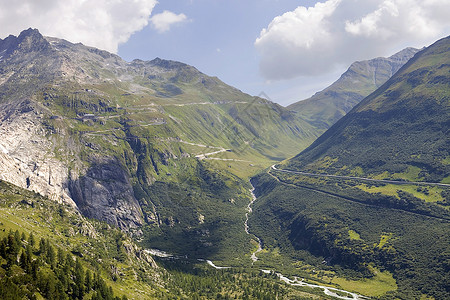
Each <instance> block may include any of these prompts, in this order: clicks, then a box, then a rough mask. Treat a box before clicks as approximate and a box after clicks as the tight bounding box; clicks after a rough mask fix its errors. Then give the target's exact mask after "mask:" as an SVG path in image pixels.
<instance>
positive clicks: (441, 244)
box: [250, 38, 450, 299]
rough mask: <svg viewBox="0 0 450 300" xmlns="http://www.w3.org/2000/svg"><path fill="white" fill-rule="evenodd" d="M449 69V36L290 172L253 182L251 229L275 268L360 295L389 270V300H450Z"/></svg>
mask: <svg viewBox="0 0 450 300" xmlns="http://www.w3.org/2000/svg"><path fill="white" fill-rule="evenodd" d="M449 62H450V38H444V39H442V40H439V41H437V42H436V43H435V44H433V45H431V46H430V47H428V48H426V49H424V50H422V51H421V52H419V53H417V54H416V55H415V56H414V58H413V59H411V60H410V61H409V62H408V63H407V64H405V65H404V66H403V67H402V68H401V69H400V70H399V71H398V72H397V73H396V74H395V75H394V76H393V77H392V78H391V79H389V80H388V81H387V82H386V83H385V84H383V85H382V86H381V87H380V88H379V89H377V90H376V91H375V92H374V93H372V94H371V95H369V96H368V97H367V98H365V99H364V100H363V101H361V103H359V104H358V105H356V106H355V107H354V108H353V109H352V110H351V111H350V112H349V113H348V114H347V115H346V116H344V117H343V118H342V119H340V120H339V121H338V122H337V123H336V124H335V125H333V126H332V127H331V128H330V129H329V130H327V131H326V132H325V133H324V134H323V135H322V136H320V137H319V138H318V139H317V140H316V141H315V142H314V143H313V144H312V145H311V146H309V147H308V148H307V149H305V150H304V151H303V152H301V153H300V154H298V155H297V156H295V157H294V158H292V159H290V160H287V161H285V162H283V163H281V164H279V165H277V168H278V169H284V171H279V170H276V169H270V170H268V171H267V172H265V173H262V174H260V175H258V176H256V177H254V178H253V179H252V183H253V185H254V186H255V188H256V190H255V192H256V194H257V196H258V201H257V202H256V203H255V209H254V215H253V216H252V217H251V218H250V225H251V226H254V227H253V228H255V234H256V235H258V236H259V237H260V238H261V240H262V242H263V244H264V248H267V249H268V251H269V255H267V257H266V259H267V262H271V261H272V262H273V261H274V260H275V256H274V255H273V253H274V251H275V250H276V249H278V250H277V251H278V252H279V253H281V256H282V257H284V261H285V263H286V264H287V266H289V268H288V267H286V268H288V269H290V270H291V271H290V272H292V273H293V274H301V273H302V272H305V268H303V267H302V265H304V264H305V263H306V264H307V265H310V266H313V267H310V268H309V270H311V268H314V269H315V270H317V269H319V270H321V271H320V272H319V273H320V274H321V278H322V280H323V279H324V278H325V280H330V281H332V282H340V283H342V284H347V283H348V282H350V281H352V280H354V283H353V284H352V285H350V286H353V288H354V289H358V288H360V286H359V285H358V282H359V283H360V284H362V283H364V282H366V281H368V280H370V279H371V278H375V277H377V276H378V274H379V273H380V271H383V270H384V271H389V272H390V273H391V274H392V275H393V278H394V279H395V281H396V288H395V287H394V286H392V285H390V284H387V283H388V281H385V283H382V282H381V281H379V283H378V284H379V286H378V291H382V290H384V292H382V293H380V294H378V296H380V297H381V298H385V299H391V298H394V299H396V298H401V299H420V298H422V297H426V296H428V297H433V298H434V299H446V298H448V297H449V296H450V290H449V289H450V281H449V280H450V278H449V276H448V274H449V270H450V265H449V253H450V252H449V251H450V248H449V245H450V240H449V235H448V232H450V227H449V226H450V213H449V205H448V204H449V197H448V195H449V193H450V187H449V186H448V185H446V183H448V180H449V175H450V168H449V164H448V157H449V155H450V154H449V149H450V147H449V146H450V139H449V136H450V135H449V132H448V130H449V128H450V126H449V125H450V124H449V120H450V94H449V91H450V86H449V83H450V75H449V74H450V73H449V70H450V69H449V67H450V64H449ZM289 170H290V171H294V172H289ZM295 171H301V172H303V173H300V172H297V173H295ZM324 175H340V176H338V177H330V176H324ZM364 178H372V179H378V180H380V181H368V180H366V179H364ZM383 180H384V181H383ZM386 180H390V181H386ZM427 182H429V183H430V184H427ZM270 253H272V254H270ZM298 261H301V262H303V263H298ZM329 272H337V274H338V276H344V277H346V278H347V279H346V280H342V279H335V278H334V279H333V275H330V274H332V273H329ZM310 273H311V271H310ZM316 273H317V271H316ZM389 286H390V287H389ZM363 293H364V292H363ZM374 295H375V294H374Z"/></svg>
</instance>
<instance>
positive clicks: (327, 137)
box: [286, 38, 450, 182]
mask: <svg viewBox="0 0 450 300" xmlns="http://www.w3.org/2000/svg"><path fill="white" fill-rule="evenodd" d="M449 41H450V38H445V39H443V40H440V41H438V42H437V43H436V44H434V45H433V46H431V47H429V48H427V49H426V50H424V51H421V52H420V53H418V54H417V55H416V56H415V57H414V59H412V60H411V61H410V62H408V63H407V64H406V65H405V66H404V67H403V68H401V69H400V71H399V72H397V74H396V75H395V76H394V77H392V78H391V79H390V80H389V81H388V82H386V84H384V85H383V86H382V87H381V88H379V89H378V90H376V91H375V92H374V93H372V94H371V95H370V96H369V97H367V98H366V99H364V101H362V102H361V103H360V104H359V105H357V106H356V107H355V108H354V109H353V110H352V111H351V112H350V113H349V114H347V115H346V116H345V117H344V118H342V119H341V120H340V121H338V122H337V123H336V124H335V125H334V126H333V127H331V128H330V129H329V130H328V131H327V132H326V133H325V134H323V135H322V136H321V137H320V138H318V139H317V140H316V141H315V142H314V143H313V144H312V145H311V146H310V147H308V149H306V150H305V151H303V152H302V153H301V154H299V155H297V156H296V157H295V158H294V159H292V160H290V161H289V162H288V163H287V165H286V168H294V169H302V170H309V171H313V172H316V173H321V172H323V171H326V172H327V173H329V174H342V175H350V174H352V175H363V176H361V177H376V176H379V177H380V176H381V177H382V178H390V179H404V180H410V181H430V182H449V180H450V178H449V176H450V165H449V162H448V160H449V157H450V156H449V149H450V147H449V146H450V138H449V132H448V129H449V128H450V126H449V125H450V123H449V120H450V118H449V116H450V94H449V91H450V87H449V82H450V76H449V66H450V65H449V61H450V51H449V48H450V42H449Z"/></svg>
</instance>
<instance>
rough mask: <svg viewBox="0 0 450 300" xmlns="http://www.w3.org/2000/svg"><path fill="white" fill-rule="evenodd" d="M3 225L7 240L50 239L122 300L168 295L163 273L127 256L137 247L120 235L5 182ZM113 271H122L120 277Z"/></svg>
mask: <svg viewBox="0 0 450 300" xmlns="http://www.w3.org/2000/svg"><path fill="white" fill-rule="evenodd" d="M0 224H1V225H0V235H1V236H4V235H6V234H7V233H8V232H9V231H10V230H12V231H16V230H19V231H20V232H23V233H25V234H26V236H28V235H29V234H30V233H33V235H34V237H35V240H36V242H37V243H39V240H40V239H41V238H46V239H49V241H50V242H51V243H52V244H53V245H55V246H57V247H59V248H61V249H62V250H63V251H65V252H66V253H73V255H74V256H75V257H78V258H79V259H81V262H82V264H83V266H84V267H85V268H87V269H90V270H91V271H93V272H97V273H99V274H101V276H102V277H103V279H104V280H105V281H106V282H107V283H108V284H109V285H111V286H112V288H113V290H114V292H115V294H116V295H126V296H127V297H129V298H131V299H139V298H142V297H144V298H153V297H154V294H155V292H156V291H158V290H160V289H164V288H163V282H162V281H161V280H160V279H159V277H160V276H161V274H162V270H158V269H155V268H154V267H153V266H152V265H151V261H145V260H144V259H143V256H140V255H139V256H138V255H137V254H136V253H137V252H133V251H132V252H129V251H127V250H126V247H130V248H129V249H132V248H133V247H135V246H133V242H131V240H130V239H129V238H127V237H126V236H125V235H124V234H123V233H122V232H120V231H119V230H118V229H115V228H111V227H110V226H109V225H107V224H105V223H100V222H98V221H94V220H87V219H84V218H83V217H81V216H80V215H79V213H78V212H76V211H75V210H74V209H73V208H71V207H68V206H65V205H60V204H57V203H55V202H53V201H51V200H48V199H46V198H44V197H41V196H39V195H38V194H35V193H32V192H29V191H25V190H23V189H20V188H18V187H15V186H13V185H11V184H9V183H6V182H0ZM118 241H119V242H118ZM111 266H116V267H117V273H116V272H113V269H112V268H111ZM116 274H119V275H118V276H116ZM113 278H114V280H113Z"/></svg>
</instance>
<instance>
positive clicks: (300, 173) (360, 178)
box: [270, 165, 450, 187]
mask: <svg viewBox="0 0 450 300" xmlns="http://www.w3.org/2000/svg"><path fill="white" fill-rule="evenodd" d="M270 168H271V169H272V170H275V171H277V172H283V173H291V174H298V175H305V176H310V177H328V178H339V179H357V180H363V181H370V182H379V183H389V184H396V185H404V184H414V185H432V186H444V187H450V184H446V183H438V182H423V181H396V180H384V179H372V178H365V177H356V176H342V175H329V174H317V173H308V172H301V171H291V170H284V169H278V168H277V167H276V165H272V166H271V167H270Z"/></svg>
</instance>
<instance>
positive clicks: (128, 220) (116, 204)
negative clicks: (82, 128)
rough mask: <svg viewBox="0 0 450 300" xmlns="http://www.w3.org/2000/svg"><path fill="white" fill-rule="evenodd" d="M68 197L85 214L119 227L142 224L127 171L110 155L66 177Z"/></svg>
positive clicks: (127, 227) (129, 227)
mask: <svg viewBox="0 0 450 300" xmlns="http://www.w3.org/2000/svg"><path fill="white" fill-rule="evenodd" d="M68 186H69V190H70V194H71V195H72V199H73V200H74V201H75V203H76V204H77V206H78V208H79V209H80V211H81V212H82V213H83V215H85V216H86V217H88V218H94V219H97V220H102V221H106V222H107V223H109V224H111V225H114V226H118V227H120V228H121V229H122V230H125V231H127V230H129V229H136V228H138V227H140V226H141V225H142V224H143V220H142V211H141V208H140V206H139V203H138V201H137V200H136V198H135V197H134V193H133V187H132V186H131V184H130V181H129V175H128V174H127V171H126V170H125V169H124V168H123V167H122V166H121V165H120V163H119V162H118V161H117V160H116V159H114V158H109V159H102V160H101V161H97V162H95V163H93V164H92V166H91V167H90V168H89V169H88V170H87V172H86V174H85V175H82V176H79V177H78V178H73V179H69V184H68Z"/></svg>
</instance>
